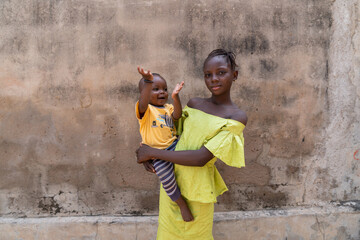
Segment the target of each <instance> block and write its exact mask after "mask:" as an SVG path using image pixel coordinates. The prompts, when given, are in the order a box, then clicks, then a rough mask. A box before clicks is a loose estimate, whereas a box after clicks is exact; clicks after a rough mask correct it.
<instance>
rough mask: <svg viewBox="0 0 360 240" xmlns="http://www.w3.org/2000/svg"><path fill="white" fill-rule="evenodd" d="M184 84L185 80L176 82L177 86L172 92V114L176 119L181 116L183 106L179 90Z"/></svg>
mask: <svg viewBox="0 0 360 240" xmlns="http://www.w3.org/2000/svg"><path fill="white" fill-rule="evenodd" d="M183 86H184V81H182V82H181V83H180V84H179V83H178V84H176V87H175V89H174V91H173V92H172V94H171V97H172V99H173V101H174V112H173V114H172V117H173V119H174V120H178V119H179V118H180V117H181V113H182V106H181V101H180V97H179V92H180V91H181V89H182V88H183Z"/></svg>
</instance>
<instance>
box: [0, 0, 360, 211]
mask: <svg viewBox="0 0 360 240" xmlns="http://www.w3.org/2000/svg"><path fill="white" fill-rule="evenodd" d="M358 23H359V3H358V1H355V0H353V1H330V0H319V1H310V0H307V1H305V0H304V1H291V0H280V1H278V0H277V1H260V0H254V1H243V0H241V1H230V0H228V1H180V0H173V1H165V0H158V1H127V0H123V1H120V0H119V1H116V0H108V1H99V0H97V1H96V0H90V1H89V0H87V1H84V0H83V1H82V0H77V1H70V0H65V1H52V0H51V1H50V0H49V1H38V0H22V1H20V0H9V1H1V2H0V29H1V31H0V60H1V61H0V84H1V89H0V164H1V168H0V215H3V216H39V215H43V216H48V215H97V214H144V213H150V214H153V213H156V212H157V201H158V199H157V198H158V181H157V178H156V176H154V175H152V174H149V173H146V172H144V169H143V168H142V166H140V165H137V164H136V160H135V154H134V151H135V149H136V148H137V146H138V144H139V141H140V136H139V133H138V124H137V122H136V119H135V116H134V104H135V101H136V99H137V94H138V91H137V82H138V79H139V75H138V73H137V71H136V66H137V65H141V66H144V67H146V68H149V69H151V70H153V71H155V72H159V73H161V74H162V75H163V76H164V77H165V78H166V79H167V80H168V83H169V86H170V89H172V87H173V86H174V85H175V83H176V82H179V81H181V80H184V81H185V84H186V86H185V89H184V90H183V91H182V93H181V98H182V101H183V103H184V105H185V103H186V102H187V100H188V99H189V98H191V97H194V96H207V95H208V92H207V90H206V88H205V85H204V84H203V81H202V73H201V72H202V71H201V68H202V62H203V59H205V57H206V56H207V54H208V53H209V52H210V51H211V50H212V49H214V48H218V47H224V48H227V49H230V50H232V51H234V52H235V53H236V55H237V59H238V63H239V75H240V77H239V79H238V81H237V82H236V83H235V85H234V89H233V92H232V95H233V99H234V100H235V102H236V103H237V104H238V105H239V107H240V108H242V109H243V110H245V111H246V112H247V113H248V116H249V122H248V126H247V128H246V131H245V138H246V163H247V167H246V168H243V169H233V168H229V167H226V166H224V165H223V164H221V163H219V164H218V167H219V169H220V171H221V173H222V175H223V177H224V179H225V181H226V182H227V183H228V185H229V188H230V191H229V192H227V193H226V194H224V195H223V196H222V197H220V198H219V203H218V204H217V205H216V207H217V210H218V211H220V210H251V209H259V208H266V207H271V208H272V207H280V206H292V205H307V204H320V203H322V202H327V201H333V200H334V201H336V200H348V199H359V198H360V196H359V195H360V194H359V189H358V186H359V185H360V180H359V178H360V176H359V175H360V174H359V172H360V170H359V162H360V160H359V159H360V153H359V151H360V126H359V125H360V124H359V121H358V119H360V108H359V96H360V86H359V85H360V81H359V66H360V47H359V40H360V37H359V36H360V35H359V34H360V31H359V24H358Z"/></svg>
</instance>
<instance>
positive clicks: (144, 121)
mask: <svg viewBox="0 0 360 240" xmlns="http://www.w3.org/2000/svg"><path fill="white" fill-rule="evenodd" d="M138 72H139V73H140V74H141V75H142V78H141V79H140V82H139V91H140V98H139V101H138V102H137V103H136V109H135V111H136V117H137V119H138V120H139V124H140V134H141V138H142V143H144V144H146V145H149V146H151V147H154V148H159V149H167V150H170V151H173V150H175V147H176V143H177V137H176V129H175V126H174V122H173V120H175V121H176V120H178V119H179V118H180V117H181V114H182V107H181V102H180V97H179V92H180V90H181V89H182V87H183V86H184V82H181V83H180V84H177V85H176V87H175V89H174V91H173V92H172V94H171V97H172V99H173V101H174V105H171V104H167V103H166V102H167V100H168V92H167V84H166V81H165V79H164V78H163V77H161V76H160V75H159V74H157V73H151V72H150V71H144V69H142V68H140V67H138ZM152 164H153V167H154V169H155V172H156V175H157V176H158V177H159V179H160V181H161V183H162V185H163V188H164V190H165V191H166V193H167V195H168V196H169V197H170V198H171V200H172V201H174V202H176V203H177V205H178V206H179V208H180V212H181V215H182V218H183V219H184V221H185V222H189V221H193V220H194V217H193V216H192V214H191V211H190V209H189V207H188V205H187V203H186V202H185V200H184V199H183V197H182V196H181V192H180V189H179V188H178V186H177V183H176V180H175V175H174V166H173V164H172V163H171V162H166V161H163V160H160V159H156V160H153V161H152ZM145 167H146V168H147V169H149V168H151V167H149V163H145Z"/></svg>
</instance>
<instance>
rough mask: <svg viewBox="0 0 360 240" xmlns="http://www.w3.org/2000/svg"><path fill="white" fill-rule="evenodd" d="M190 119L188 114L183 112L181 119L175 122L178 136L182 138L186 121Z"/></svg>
mask: <svg viewBox="0 0 360 240" xmlns="http://www.w3.org/2000/svg"><path fill="white" fill-rule="evenodd" d="M187 117H188V113H187V112H186V111H183V112H182V115H181V118H179V119H178V120H176V121H174V124H175V127H176V135H177V136H180V135H181V133H182V132H183V129H184V121H185V119H186V118H187Z"/></svg>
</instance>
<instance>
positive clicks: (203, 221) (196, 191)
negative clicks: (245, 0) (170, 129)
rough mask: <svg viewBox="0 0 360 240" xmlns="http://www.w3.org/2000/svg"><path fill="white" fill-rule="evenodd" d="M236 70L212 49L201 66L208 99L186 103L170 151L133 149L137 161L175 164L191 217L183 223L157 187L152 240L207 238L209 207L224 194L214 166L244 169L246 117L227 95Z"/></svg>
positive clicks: (231, 59)
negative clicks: (155, 227)
mask: <svg viewBox="0 0 360 240" xmlns="http://www.w3.org/2000/svg"><path fill="white" fill-rule="evenodd" d="M236 66H237V65H236V62H235V55H234V54H233V53H231V52H227V51H225V50H223V49H216V50H214V51H212V52H211V53H210V54H209V56H208V57H207V58H206V59H205V62H204V66H203V71H204V79H205V84H206V86H207V88H208V89H209V91H210V93H211V97H209V98H193V99H190V101H189V102H188V103H187V106H186V107H185V108H184V109H183V117H182V119H181V120H182V121H183V130H182V135H181V138H180V140H179V142H178V144H177V146H176V150H175V151H174V152H171V151H164V150H159V149H155V148H151V147H149V146H147V145H142V146H141V147H140V148H139V149H138V150H137V158H138V163H142V162H146V161H148V160H149V159H154V158H159V159H162V160H165V161H168V162H172V163H174V164H175V176H176V180H177V183H178V185H179V187H180V188H181V190H182V195H183V197H184V198H186V199H187V202H188V205H189V207H190V210H191V212H192V214H193V216H194V221H193V222H183V221H182V218H181V214H180V211H179V208H178V207H177V205H176V204H174V203H173V202H172V201H171V200H170V198H169V197H168V196H167V195H166V194H165V192H164V190H163V189H161V190H160V207H159V208H160V212H159V227H158V233H157V239H158V240H160V239H197V240H199V239H206V240H208V239H213V236H212V226H213V215H214V203H215V202H216V197H217V196H219V195H220V194H222V193H223V192H225V191H227V190H228V189H227V187H226V185H225V183H224V181H223V179H222V178H221V176H220V174H219V172H218V171H217V169H216V167H215V166H214V163H215V161H216V160H217V159H220V160H222V161H223V162H225V163H226V164H227V165H229V166H233V167H239V168H240V167H244V166H245V160H244V138H243V130H244V128H245V125H246V123H247V116H246V114H245V112H243V111H242V110H240V109H239V108H238V107H237V106H236V105H235V104H234V103H233V102H232V101H231V97H230V89H231V86H232V83H233V82H234V81H235V80H236V79H237V76H238V71H237V70H236ZM178 131H181V126H180V127H179V128H178Z"/></svg>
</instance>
